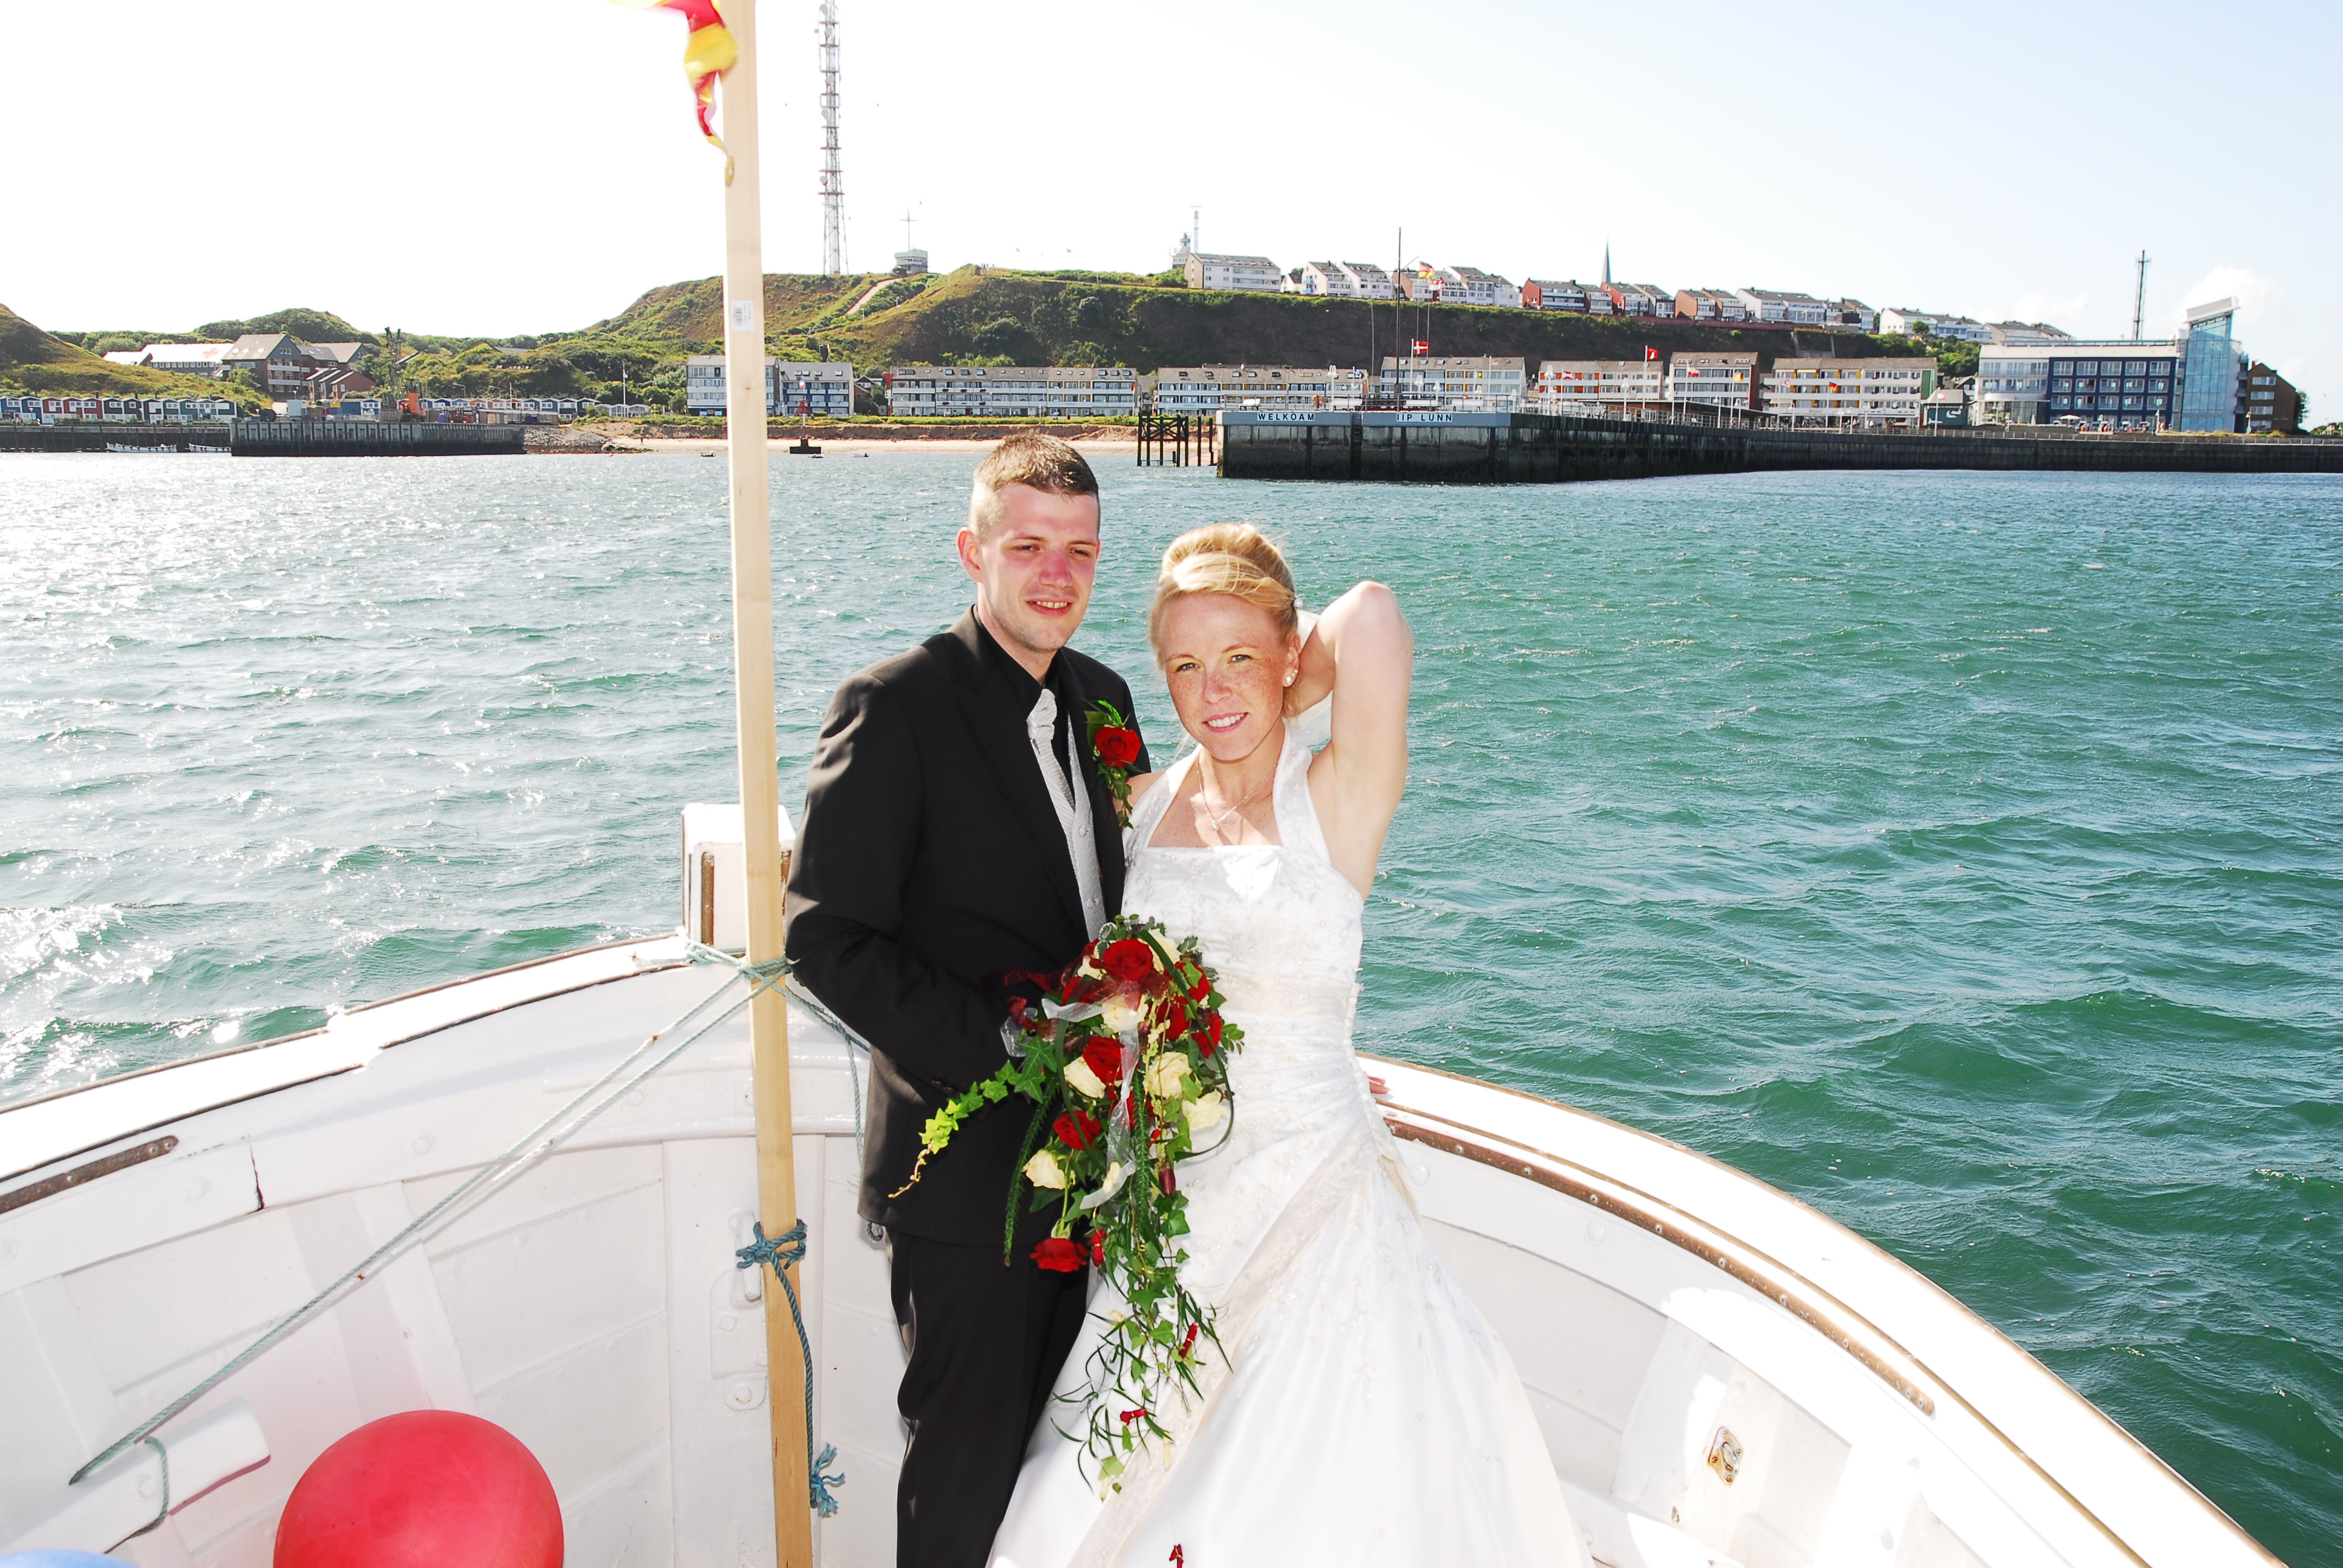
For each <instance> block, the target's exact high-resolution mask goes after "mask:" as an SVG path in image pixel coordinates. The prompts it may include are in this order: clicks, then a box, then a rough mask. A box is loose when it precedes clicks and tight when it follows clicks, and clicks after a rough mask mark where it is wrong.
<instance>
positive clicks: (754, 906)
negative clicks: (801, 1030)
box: [721, 0, 814, 1568]
mask: <svg viewBox="0 0 2343 1568" xmlns="http://www.w3.org/2000/svg"><path fill="white" fill-rule="evenodd" d="M723 14H724V24H725V25H726V26H727V27H728V28H729V29H730V31H731V34H732V38H733V41H734V43H735V44H736V45H738V46H739V59H738V60H737V61H736V62H735V63H734V64H733V65H732V67H731V68H730V69H729V70H728V71H726V72H725V73H724V76H723V82H724V86H723V92H722V95H721V97H722V106H723V112H724V147H725V151H726V152H727V153H728V154H729V171H728V173H727V176H726V179H725V186H724V378H725V388H724V391H725V399H724V414H725V429H726V431H727V433H728V435H729V439H728V440H727V442H726V443H725V444H726V447H727V448H728V451H727V454H726V456H727V460H728V467H729V475H730V479H731V491H732V496H731V500H732V666H733V672H734V681H735V688H736V689H735V693H734V703H735V708H736V717H737V719H738V722H739V734H740V821H741V830H742V833H743V835H744V838H745V842H744V843H743V845H742V849H743V850H744V856H743V859H744V860H745V862H746V865H747V870H748V894H749V962H751V963H768V962H770V961H771V960H775V959H778V958H779V957H780V956H781V843H780V801H781V789H780V779H779V775H778V774H777V773H776V771H775V769H774V757H773V753H774V747H775V740H774V729H773V550H772V501H771V497H770V493H769V491H768V489H767V487H766V476H765V270H764V262H763V258H762V256H761V253H760V246H761V240H762V236H763V229H762V222H763V219H762V216H761V214H760V212H759V202H758V189H757V162H758V159H757V153H758V147H757V6H756V0H725V4H724V7H723ZM749 1040H750V1045H751V1050H752V1053H753V1062H754V1068H753V1070H754V1075H755V1076H754V1088H753V1091H752V1093H753V1097H754V1100H755V1104H756V1114H757V1209H758V1211H759V1215H760V1217H761V1218H762V1220H763V1221H764V1227H765V1234H766V1235H768V1236H779V1235H780V1234H781V1233H782V1232H783V1231H787V1230H789V1228H790V1227H791V1226H792V1225H795V1224H796V1223H797V1222H798V1198H797V1164H796V1158H795V1151H794V1142H795V1140H794V1137H793V1132H794V1128H793V1126H792V1122H791V1119H790V1114H789V1003H788V1001H787V1000H785V999H784V998H783V996H782V995H781V993H780V992H779V990H765V991H763V992H762V993H760V994H759V996H758V998H757V1000H755V1002H754V1003H752V1004H751V1005H750V1008H749ZM791 1273H792V1277H791V1280H790V1283H791V1284H792V1285H796V1284H797V1283H798V1279H797V1278H796V1271H795V1269H794V1266H792V1271H791ZM776 1283H777V1282H771V1281H769V1282H767V1284H766V1287H765V1364H766V1370H767V1393H766V1400H765V1406H766V1410H767V1412H769V1415H770V1417H771V1422H770V1424H771V1429H772V1440H773V1546H774V1559H775V1561H776V1562H777V1563H779V1568H814V1560H813V1514H812V1510H811V1506H810V1503H809V1497H808V1493H807V1480H806V1477H807V1460H808V1457H809V1456H808V1454H807V1452H806V1429H805V1388H806V1379H807V1378H808V1376H809V1375H810V1373H811V1372H812V1369H811V1368H809V1367H808V1366H807V1365H806V1364H805V1358H804V1356H803V1355H802V1354H801V1353H800V1352H799V1347H798V1332H797V1326H796V1324H795V1323H793V1322H791V1321H790V1318H789V1298H788V1297H787V1295H785V1294H784V1293H783V1292H780V1291H779V1290H776V1289H775V1288H774V1286H775V1284H776ZM803 1295H804V1292H803V1291H802V1290H800V1291H799V1297H800V1299H802V1297H803Z"/></svg>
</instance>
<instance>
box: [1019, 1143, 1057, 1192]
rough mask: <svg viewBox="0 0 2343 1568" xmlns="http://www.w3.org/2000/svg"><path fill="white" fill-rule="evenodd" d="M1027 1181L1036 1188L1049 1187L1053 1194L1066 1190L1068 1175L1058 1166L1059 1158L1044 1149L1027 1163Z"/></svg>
mask: <svg viewBox="0 0 2343 1568" xmlns="http://www.w3.org/2000/svg"><path fill="white" fill-rule="evenodd" d="M1025 1180H1027V1181H1031V1183H1033V1185H1034V1186H1036V1187H1047V1188H1049V1189H1050V1190H1051V1191H1053V1192H1062V1191H1065V1190H1066V1173H1065V1171H1063V1170H1062V1169H1061V1167H1060V1166H1059V1164H1058V1157H1057V1156H1056V1155H1054V1154H1052V1153H1051V1152H1050V1151H1048V1150H1046V1149H1044V1150H1042V1151H1041V1152H1040V1153H1039V1154H1036V1155H1034V1156H1033V1158H1032V1159H1031V1160H1028V1161H1025Z"/></svg>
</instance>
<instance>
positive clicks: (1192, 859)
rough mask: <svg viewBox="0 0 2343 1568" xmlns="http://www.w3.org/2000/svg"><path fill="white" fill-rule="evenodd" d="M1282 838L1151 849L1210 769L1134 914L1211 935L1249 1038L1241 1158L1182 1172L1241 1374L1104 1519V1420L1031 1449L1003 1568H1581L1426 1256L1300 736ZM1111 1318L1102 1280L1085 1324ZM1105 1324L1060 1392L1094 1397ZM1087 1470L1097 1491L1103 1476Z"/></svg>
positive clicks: (1512, 1417) (1474, 1340)
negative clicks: (1090, 1443) (1091, 1383)
mask: <svg viewBox="0 0 2343 1568" xmlns="http://www.w3.org/2000/svg"><path fill="white" fill-rule="evenodd" d="M1283 746H1284V755H1283V756H1282V758H1281V759H1279V764H1278V769H1277V774H1276V782H1275V785H1274V787H1273V790H1272V800H1273V801H1274V810H1275V813H1276V821H1277V833H1278V837H1279V839H1281V840H1282V842H1281V843H1280V844H1278V845H1274V846H1272V845H1242V846H1236V847H1231V848H1220V849H1155V848H1150V847H1146V846H1147V841H1148V839H1150V838H1151V837H1152V836H1153V834H1154V831H1155V829H1156V825H1157V824H1158V823H1159V822H1161V819H1162V817H1163V813H1164V811H1165V809H1167V807H1168V806H1169V805H1170V804H1171V801H1172V798H1173V796H1174V795H1175V794H1176V792H1177V791H1178V789H1179V787H1180V783H1181V780H1182V779H1183V778H1184V777H1185V776H1186V773H1187V769H1189V768H1190V767H1191V766H1192V765H1193V762H1194V758H1193V755H1191V756H1190V757H1189V758H1188V759H1186V760H1185V761H1182V762H1178V763H1174V764H1173V765H1172V767H1171V768H1169V769H1166V770H1165V771H1164V773H1163V775H1162V776H1161V778H1159V779H1157V780H1156V781H1155V783H1154V785H1153V787H1152V788H1151V789H1149V790H1148V791H1147V793H1146V794H1145V795H1144V796H1142V797H1141V799H1140V800H1139V801H1138V803H1137V805H1136V807H1135V809H1134V810H1133V812H1132V824H1131V833H1130V838H1129V840H1128V842H1129V845H1130V846H1131V852H1130V867H1131V869H1130V873H1129V878H1128V880H1127V882H1126V887H1125V892H1124V894H1123V906H1124V909H1125V910H1126V911H1128V912H1130V913H1133V914H1139V915H1144V916H1148V917H1151V918H1152V919H1155V920H1161V921H1162V922H1163V924H1164V927H1165V929H1166V930H1169V931H1170V932H1171V933H1172V935H1173V936H1174V937H1181V936H1193V937H1195V938H1196V939H1197V940H1199V941H1200V942H1201V943H1202V947H1203V958H1204V961H1205V963H1206V964H1208V965H1209V966H1211V967H1212V969H1213V970H1217V971H1218V974H1219V977H1220V986H1221V990H1222V993H1223V995H1224V996H1225V997H1226V999H1227V1003H1226V1007H1225V1009H1224V1011H1225V1014H1226V1016H1227V1017H1228V1019H1229V1020H1230V1021H1231V1022H1232V1023H1236V1024H1239V1025H1241V1026H1242V1028H1243V1030H1244V1031H1245V1036H1244V1046H1243V1049H1242V1051H1240V1052H1239V1053H1238V1054H1237V1055H1236V1056H1234V1057H1233V1058H1232V1059H1231V1061H1230V1067H1229V1072H1230V1078H1231V1087H1232V1098H1233V1100H1234V1102H1235V1117H1236V1120H1235V1125H1234V1129H1233V1131H1232V1133H1231V1135H1230V1137H1229V1140H1228V1141H1227V1142H1226V1143H1225V1144H1223V1145H1222V1147H1221V1148H1220V1149H1219V1150H1217V1151H1214V1152H1212V1153H1210V1154H1205V1155H1201V1156H1199V1157H1197V1158H1194V1159H1192V1160H1190V1161H1185V1162H1183V1163H1182V1165H1181V1166H1180V1168H1179V1169H1180V1175H1181V1185H1182V1191H1185V1192H1186V1193H1187V1195H1188V1219H1189V1222H1190V1224H1191V1226H1192V1233H1191V1234H1190V1236H1189V1237H1188V1238H1187V1246H1188V1255H1189V1257H1188V1262H1187V1264H1186V1267H1185V1271H1184V1272H1185V1277H1186V1280H1187V1282H1188V1285H1189V1288H1190V1289H1191V1290H1192V1291H1193V1292H1195V1294H1196V1295H1197V1296H1198V1297H1199V1298H1200V1299H1201V1300H1202V1301H1203V1302H1206V1303H1207V1304H1208V1305H1210V1306H1212V1308H1213V1309H1214V1311H1215V1312H1216V1313H1217V1321H1216V1325H1215V1326H1216V1328H1217V1330H1218V1332H1219V1334H1220V1336H1221V1341H1222V1346H1223V1347H1224V1348H1225V1350H1226V1351H1227V1352H1228V1363H1227V1364H1222V1363H1220V1362H1218V1361H1217V1359H1216V1358H1208V1360H1209V1361H1211V1362H1212V1364H1210V1365H1209V1366H1208V1368H1207V1370H1206V1372H1204V1373H1203V1374H1202V1377H1201V1378H1200V1380H1199V1381H1200V1382H1201V1383H1202V1397H1201V1398H1199V1397H1195V1396H1185V1397H1181V1396H1173V1397H1169V1398H1167V1399H1166V1400H1165V1401H1164V1402H1165V1403H1166V1404H1168V1405H1171V1406H1172V1408H1171V1409H1168V1410H1164V1411H1161V1412H1158V1413H1159V1415H1161V1417H1162V1418H1163V1419H1164V1424H1165V1425H1166V1426H1168V1427H1170V1428H1171V1429H1172V1432H1173V1433H1174V1438H1175V1441H1174V1442H1173V1443H1172V1446H1171V1452H1170V1455H1169V1462H1168V1464H1167V1463H1166V1462H1165V1460H1164V1456H1163V1455H1162V1454H1161V1452H1156V1453H1152V1454H1145V1455H1141V1456H1139V1457H1138V1458H1137V1459H1136V1461H1135V1462H1133V1463H1132V1464H1131V1469H1130V1471H1129V1472H1128V1473H1126V1474H1125V1475H1124V1476H1123V1478H1122V1480H1123V1487H1122V1490H1121V1492H1119V1493H1109V1494H1108V1496H1107V1497H1106V1499H1105V1500H1104V1501H1101V1498H1100V1495H1099V1493H1098V1490H1097V1489H1096V1487H1095V1485H1094V1484H1093V1483H1091V1482H1089V1481H1085V1480H1084V1479H1083V1474H1082V1470H1081V1466H1080V1465H1079V1464H1078V1461H1079V1460H1080V1459H1081V1445H1080V1444H1079V1443H1077V1442H1072V1441H1071V1440H1069V1439H1068V1438H1066V1437H1064V1436H1061V1434H1060V1432H1059V1431H1057V1430H1056V1428H1058V1427H1062V1428H1063V1429H1065V1430H1066V1431H1068V1432H1081V1431H1082V1430H1083V1427H1084V1424H1085V1422H1084V1416H1085V1413H1086V1412H1085V1410H1084V1408H1083V1407H1082V1406H1080V1405H1071V1404H1059V1405H1056V1406H1053V1407H1052V1410H1051V1415H1050V1416H1049V1417H1046V1418H1045V1419H1044V1420H1043V1422H1042V1423H1041V1428H1040V1429H1039V1430H1038V1431H1037V1432H1035V1434H1034V1437H1033V1442H1032V1445H1031V1448H1030V1449H1029V1450H1028V1451H1027V1453H1026V1458H1025V1464H1024V1469H1023V1471H1022V1473H1021V1475H1020V1476H1019V1479H1018V1483H1017V1492H1016V1495H1015V1497H1014V1498H1013V1499H1012V1500H1011V1503H1010V1506H1009V1513H1008V1515H1007V1517H1006V1518H1005V1519H1004V1520H1003V1521H1002V1523H1001V1530H1000V1533H999V1534H998V1535H996V1536H995V1537H994V1540H993V1549H992V1558H991V1562H992V1564H993V1568H1073V1565H1076V1564H1080V1565H1083V1568H1107V1565H1110V1564H1129V1565H1131V1568H1137V1565H1140V1564H1147V1565H1150V1568H1152V1565H1156V1564H1163V1563H1170V1562H1172V1561H1173V1549H1174V1548H1175V1547H1176V1548H1178V1549H1179V1561H1182V1562H1183V1563H1186V1564H1187V1565H1188V1568H1238V1565H1241V1564H1261V1565H1263V1568H1268V1565H1272V1564H1273V1565H1275V1568H1292V1565H1293V1564H1296V1563H1342V1564H1343V1565H1344V1568H1367V1565H1369V1564H1391V1565H1394V1568H1423V1565H1426V1564H1436V1563H1471V1564H1474V1565H1476V1568H1478V1565H1484V1564H1486V1565H1493V1564H1507V1565H1510V1564H1529V1563H1535V1564H1554V1565H1557V1568H1586V1564H1587V1559H1586V1555H1585V1551H1584V1544H1583V1543H1582V1542H1581V1540H1580V1538H1579V1534H1578V1531H1577V1529H1576V1527H1575V1525H1574V1523H1573V1522H1572V1520H1571V1517H1570V1513H1569V1509H1568V1506H1567V1504H1565V1503H1564V1501H1563V1496H1562V1490H1561V1487H1560V1485H1559V1484H1558V1483H1556V1481H1555V1479H1554V1466H1553V1463H1552V1461H1551V1460H1550V1459H1549V1458H1548V1456H1547V1453H1546V1448H1545V1442H1544V1438H1543V1437H1542V1436H1541V1435H1540V1433H1539V1432H1538V1427H1537V1421H1536V1418H1535V1417H1534V1415H1533V1414H1532V1413H1531V1411H1530V1406H1529V1400H1528V1397H1527V1396H1526V1395H1525V1394H1524V1393H1523V1390H1522V1385H1521V1380H1520V1378H1519V1376H1518V1375H1517V1374H1516V1373H1515V1372H1514V1371H1513V1361H1512V1358H1510V1357H1509V1356H1508V1355H1507V1354H1506V1353H1505V1350H1504V1347H1503V1345H1502V1344H1501V1343H1499V1342H1498V1341H1497V1338H1496V1336H1495V1335H1494V1334H1493V1332H1490V1329H1489V1326H1488V1325H1487V1323H1485V1322H1483V1320H1482V1317H1481V1314H1480V1313H1479V1312H1477V1311H1475V1310H1474V1308H1473V1303H1472V1302H1470V1301H1468V1300H1467V1299H1466V1298H1465V1296H1464V1292H1463V1290H1462V1289H1461V1288H1459V1286H1458V1285H1457V1282H1456V1281H1455V1279H1454V1278H1453V1276H1452V1275H1451V1274H1450V1273H1449V1271H1448V1268H1447V1266H1446V1265H1445V1264H1444V1263H1443V1262H1442V1261H1441V1259H1440V1256H1439V1254H1438V1253H1436V1252H1435V1251H1433V1248H1432V1244H1431V1242H1430V1241H1429V1240H1428V1239H1427V1238H1426V1237H1425V1235H1424V1232H1423V1227H1422V1226H1421V1225H1420V1224H1419V1223H1418V1222H1417V1220H1416V1216H1415V1211H1414V1208H1413V1203H1412V1201H1411V1200H1410V1199H1409V1197H1408V1193H1407V1189H1406V1187H1405V1185H1404V1181H1403V1175H1402V1171H1401V1167H1400V1162H1399V1160H1398V1157H1397V1154H1396V1146H1395V1145H1394V1143H1393V1140H1392V1136H1391V1134H1390V1132H1389V1131H1387V1130H1386V1129H1385V1128H1384V1126H1383V1119H1382V1117H1381V1116H1380V1115H1379V1114H1378V1113H1377V1111H1376V1110H1375V1106H1374V1102H1373V1099H1372V1097H1371V1096H1370V1095H1369V1093H1368V1090H1367V1083H1366V1078H1365V1075H1364V1073H1363V1071H1362V1070H1361V1069H1360V1067H1359V1062H1358V1058H1357V1056H1356V1055H1355V1054H1354V1052H1353V1049H1352V1045H1351V1020H1352V1015H1353V1010H1354V1008H1355V1004H1356V1001H1357V998H1358V986H1357V983H1356V976H1357V973H1358V966H1359V943H1360V935H1361V924H1360V920H1361V916H1362V914H1363V903H1362V901H1361V900H1360V898H1359V893H1358V890H1357V889H1356V888H1354V887H1353V886H1352V884H1351V882H1350V880H1349V879H1347V878H1345V877H1344V876H1343V875H1342V873H1341V872H1340V871H1338V870H1336V869H1334V867H1333V865H1332V862H1331V861H1330V860H1329V859H1328V858H1327V853H1326V840H1325V838H1324V835H1323V834H1322V833H1321V832H1320V830H1319V827H1318V819H1317V813H1316V811H1315V810H1314V809H1313V808H1312V804H1311V799H1310V786H1309V780H1308V777H1307V775H1308V770H1309V765H1310V757H1311V754H1310V751H1309V750H1308V749H1307V748H1306V747H1305V746H1304V745H1303V744H1302V739H1301V738H1300V736H1299V735H1298V734H1296V733H1295V732H1294V731H1293V730H1292V728H1291V727H1289V729H1288V730H1287V733H1286V735H1285V737H1284V739H1283ZM1114 1305H1115V1298H1114V1296H1113V1293H1112V1292H1111V1290H1110V1289H1108V1288H1107V1287H1105V1286H1104V1285H1103V1284H1102V1283H1101V1284H1098V1285H1094V1286H1093V1291H1092V1297H1091V1312H1093V1314H1098V1313H1103V1312H1106V1311H1108V1310H1110V1309H1111V1307H1113V1306H1114ZM1097 1343H1098V1340H1097V1335H1096V1327H1095V1318H1094V1320H1093V1324H1092V1325H1091V1327H1090V1328H1089V1329H1087V1330H1086V1332H1085V1333H1084V1336H1083V1338H1082V1339H1081V1341H1079V1342H1077V1343H1076V1345H1075V1347H1074V1351H1073V1353H1072V1354H1071V1356H1070V1357H1069V1358H1068V1360H1067V1362H1066V1367H1065V1371H1064V1372H1062V1373H1061V1376H1060V1378H1059V1382H1058V1388H1059V1391H1060V1392H1061V1393H1074V1394H1080V1393H1081V1391H1083V1390H1085V1389H1086V1388H1087V1386H1088V1372H1087V1368H1088V1363H1089V1359H1090V1355H1091V1351H1092V1350H1093V1349H1095V1348H1096V1346H1097ZM1091 1474H1092V1475H1093V1476H1094V1475H1095V1474H1096V1469H1095V1464H1094V1463H1093V1464H1092V1465H1091Z"/></svg>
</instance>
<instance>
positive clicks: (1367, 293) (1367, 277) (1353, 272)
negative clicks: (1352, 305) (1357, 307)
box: [1335, 261, 1398, 299]
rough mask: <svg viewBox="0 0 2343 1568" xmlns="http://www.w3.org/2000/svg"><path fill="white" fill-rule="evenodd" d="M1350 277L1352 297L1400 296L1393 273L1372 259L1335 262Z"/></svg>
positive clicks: (1379, 297)
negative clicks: (1393, 279) (1395, 291)
mask: <svg viewBox="0 0 2343 1568" xmlns="http://www.w3.org/2000/svg"><path fill="white" fill-rule="evenodd" d="M1335 265H1336V266H1339V267H1340V268H1341V269H1342V275H1343V276H1345V277H1347V278H1348V279H1350V286H1351V290H1352V293H1351V297H1352V298H1354V299H1394V298H1397V297H1398V296H1397V295H1396V293H1394V292H1393V286H1392V275H1391V274H1390V273H1388V272H1385V271H1384V270H1383V268H1382V267H1380V266H1376V265H1375V264H1374V263H1373V262H1372V261H1344V262H1337V263H1336V264H1335Z"/></svg>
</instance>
